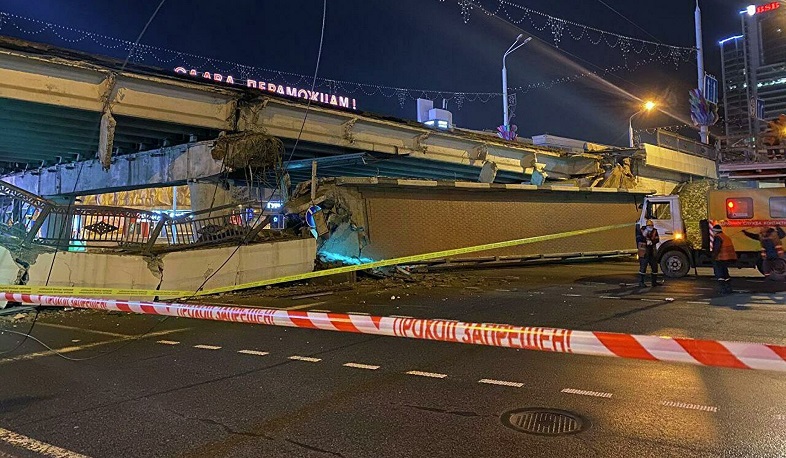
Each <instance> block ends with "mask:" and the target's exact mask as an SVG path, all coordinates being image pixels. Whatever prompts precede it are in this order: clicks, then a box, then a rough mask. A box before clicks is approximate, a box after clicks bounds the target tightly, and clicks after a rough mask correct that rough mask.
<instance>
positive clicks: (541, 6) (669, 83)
mask: <svg viewBox="0 0 786 458" xmlns="http://www.w3.org/2000/svg"><path fill="white" fill-rule="evenodd" d="M510 1H511V2H513V3H517V4H520V5H524V6H527V7H529V8H532V9H535V10H538V11H542V12H544V13H547V14H551V15H554V16H557V17H560V18H564V19H568V20H572V21H576V22H579V23H582V24H587V25H591V26H594V27H597V28H600V29H605V30H609V31H614V32H618V33H622V34H626V35H630V36H634V37H637V38H643V39H650V40H656V39H657V41H660V42H663V43H666V44H673V45H679V46H693V45H694V35H693V30H694V28H693V10H694V7H695V4H694V2H693V1H692V0H648V1H638V0H637V1H632V0H604V1H605V3H606V4H607V5H609V6H610V7H612V8H614V9H616V10H617V11H618V12H619V13H621V14H622V15H624V16H626V17H627V18H629V19H630V20H631V21H632V22H634V23H635V24H636V25H634V24H631V23H630V22H628V21H626V20H625V19H624V18H622V17H620V16H619V15H617V14H615V13H614V12H612V11H611V10H610V9H609V8H607V6H605V5H604V4H603V3H602V2H601V1H600V0H510ZM66 3H67V6H66ZM158 3H159V0H113V1H106V0H100V1H99V0H69V1H68V2H64V1H62V0H35V1H21V0H0V11H5V12H8V13H14V14H18V15H23V16H27V17H31V18H34V19H39V20H42V21H48V22H53V23H56V24H60V25H66V26H70V27H74V28H77V29H82V30H86V31H91V32H95V33H99V34H103V35H108V36H112V37H117V38H121V39H126V40H131V41H133V40H134V39H135V38H136V36H137V35H138V34H139V32H140V31H141V29H142V27H143V26H144V24H145V22H147V20H148V18H149V17H150V15H151V14H152V12H153V10H154V9H155V7H156V6H157V5H158ZM477 3H479V4H481V5H483V6H485V7H486V8H488V9H491V10H495V9H496V7H497V5H498V3H497V0H478V1H477ZM745 5H746V3H745V2H741V1H739V0H702V10H703V12H704V38H705V41H704V43H705V48H706V49H707V56H706V65H707V71H709V72H711V73H714V74H716V75H717V76H718V77H719V79H720V57H719V52H718V51H719V48H718V45H717V42H718V40H720V39H721V38H725V37H727V36H730V35H735V34H738V33H739V28H740V23H739V15H738V11H740V10H741V9H742V8H744V6H745ZM509 11H511V14H512V15H514V19H518V18H520V17H521V13H520V12H519V11H517V10H516V9H515V8H509ZM499 16H500V17H502V18H505V15H504V14H503V13H499ZM321 20H322V1H320V0H265V1H259V0H224V1H207V0H200V1H193V0H167V2H166V3H165V4H164V7H163V8H162V9H161V11H160V13H159V15H158V16H157V17H156V19H155V20H154V22H153V23H152V24H151V26H150V28H149V30H148V32H147V33H146V34H145V36H144V38H143V40H142V43H145V44H149V45H156V46H161V47H165V48H169V49H174V50H177V51H183V52H189V53H193V54H197V55H200V56H206V57H213V58H222V59H225V60H228V61H233V62H238V63H241V64H246V65H253V66H257V67H264V68H269V69H276V70H282V71H288V72H293V73H299V74H313V72H314V65H315V62H316V57H317V49H318V43H319V34H320V24H321ZM536 22H537V25H538V26H539V27H542V26H544V25H546V24H545V20H544V19H536ZM637 25H638V26H639V27H641V28H639V27H637ZM518 27H521V29H519V28H518ZM26 28H27V29H29V30H32V31H35V30H37V29H39V28H40V27H36V26H35V25H34V24H30V23H26ZM642 29H643V30H642ZM574 30H575V31H579V29H574ZM0 33H2V34H7V35H15V36H19V37H22V38H26V39H30V40H33V41H44V42H47V43H51V44H55V45H58V46H64V47H69V48H74V49H79V50H84V51H88V52H93V53H98V54H104V55H111V56H114V57H120V58H121V59H122V58H124V57H125V56H124V55H118V52H117V51H113V50H110V49H106V48H104V47H101V46H98V45H96V44H94V43H92V42H91V41H90V40H84V41H81V42H78V43H68V42H65V41H63V40H62V39H60V38H58V37H56V36H55V35H54V34H52V33H51V32H50V31H44V32H42V33H40V34H38V35H27V34H25V33H22V32H20V31H18V30H17V29H16V28H14V27H12V26H11V25H9V24H7V23H6V24H5V25H4V26H3V28H2V29H0ZM519 33H524V34H525V35H530V34H531V35H534V36H536V37H537V38H539V39H540V40H535V41H533V42H532V43H530V44H529V45H527V46H526V47H525V48H522V49H521V50H519V51H517V52H516V53H515V54H513V55H512V56H510V57H509V58H508V73H509V86H510V87H517V86H521V85H527V84H530V83H537V82H542V81H550V80H553V79H555V78H560V77H565V76H571V75H575V74H578V73H581V72H583V71H586V69H590V70H595V69H596V68H595V67H593V66H592V65H597V66H599V67H602V68H606V67H611V66H619V65H624V64H625V63H626V61H627V63H628V66H629V67H631V68H632V67H635V65H636V64H637V63H640V62H641V61H642V60H643V59H644V57H643V56H642V55H638V54H635V53H628V54H627V55H625V54H623V53H622V52H620V50H619V49H615V48H611V47H608V46H605V45H603V44H601V45H593V44H591V43H589V41H588V40H587V39H586V38H585V39H582V40H580V41H574V40H572V39H571V38H569V37H568V36H567V34H566V35H565V36H563V38H562V40H561V43H560V49H561V50H564V51H567V52H568V53H571V54H573V55H575V56H578V58H580V59H582V60H578V59H576V58H574V57H570V59H571V60H572V61H573V62H575V63H576V64H579V65H581V66H583V67H584V68H582V67H578V66H575V65H573V64H569V63H567V62H566V61H565V60H564V57H565V56H567V54H565V53H563V52H561V51H557V50H556V49H555V48H554V47H553V46H550V45H553V44H554V41H553V39H552V34H551V32H550V29H549V28H546V29H545V30H543V31H538V30H537V29H535V28H533V27H531V26H530V23H529V21H528V20H525V21H524V22H522V23H521V25H520V26H514V25H511V24H510V23H506V22H505V21H503V20H501V19H498V18H495V17H489V16H487V15H486V14H484V13H483V12H482V11H478V10H477V9H476V10H473V11H471V13H470V17H469V22H468V23H465V22H464V17H462V14H461V8H460V6H459V5H458V3H457V1H456V0H445V1H444V2H441V1H439V0H328V13H327V21H326V31H325V40H324V48H323V54H322V60H321V66H320V69H319V75H320V76H321V77H325V78H331V79H337V80H347V81H357V82H366V83H373V84H382V85H386V86H394V87H407V88H425V89H441V90H446V91H458V92H461V91H466V92H470V91H477V92H487V91H488V92H499V91H500V87H501V82H500V69H501V56H502V53H503V52H504V51H505V49H507V47H508V46H509V44H510V43H512V42H513V40H514V39H515V38H516V36H517V35H518V34H519ZM77 37H79V35H78V34H72V35H68V34H66V35H65V38H66V39H71V38H77ZM653 37H654V38H653ZM170 57H171V56H170ZM151 58H153V57H152V56H147V58H146V60H145V63H155V61H154V60H152V61H151V60H149V59H151ZM588 62H589V63H588ZM183 64H189V65H188V66H189V67H192V66H196V67H197V68H198V69H199V70H207V71H212V70H218V69H213V68H210V64H207V65H204V63H203V62H202V63H200V62H198V61H197V60H196V59H193V60H192V61H191V62H183ZM160 66H161V67H163V68H166V69H172V68H174V67H175V66H176V65H175V63H174V62H172V63H171V64H170V63H162V64H160ZM606 79H607V80H608V81H610V82H611V83H613V84H614V85H616V86H619V87H620V88H622V89H623V90H624V91H627V92H628V93H630V94H633V95H635V96H637V97H640V98H642V99H644V98H655V99H657V100H659V101H660V102H661V103H662V104H664V105H665V106H667V109H668V110H669V111H671V112H674V113H678V114H680V115H681V116H682V117H683V119H689V118H688V105H687V91H688V90H689V89H690V88H692V87H695V85H696V64H695V59H692V60H690V61H688V62H682V63H681V65H679V66H678V67H676V66H675V64H674V63H673V62H665V63H657V62H656V63H649V64H646V65H641V66H639V67H637V68H635V69H633V70H628V69H624V70H621V71H618V72H616V73H615V74H614V75H609V76H607V77H606ZM280 82H281V83H283V81H280ZM301 86H302V87H305V86H307V84H305V83H303V84H301ZM624 91H618V90H617V89H615V88H613V87H612V86H608V85H603V84H600V83H597V82H593V81H592V80H590V79H588V78H584V79H581V80H579V81H577V82H572V83H565V84H560V85H556V86H554V87H552V88H551V89H536V90H532V91H530V92H528V93H526V94H519V95H518V98H517V101H518V103H517V108H516V110H515V114H516V116H515V118H514V119H513V120H512V122H513V123H514V124H517V125H518V126H519V133H520V134H522V135H527V136H530V135H535V134H543V133H550V134H554V135H563V136H569V137H573V138H581V139H585V140H590V141H595V142H604V143H610V144H619V145H623V144H625V143H627V119H628V116H630V114H632V113H633V112H635V111H636V110H637V109H638V108H637V107H638V102H636V101H635V100H632V99H631V98H630V97H629V96H627V95H625V93H624ZM336 92H341V91H340V90H339V91H336ZM389 95H393V97H390V98H387V97H383V96H380V95H375V96H366V95H363V94H361V93H356V94H354V95H353V97H356V98H357V99H358V107H359V108H360V109H363V110H366V111H373V112H379V113H384V114H388V115H393V116H398V117H406V118H414V117H415V101H414V100H411V99H409V100H407V101H406V102H405V104H404V106H403V108H402V107H401V106H400V104H399V101H398V99H397V97H395V94H394V93H391V94H389ZM436 104H437V105H440V104H441V102H440V101H437V103H436ZM501 105H502V102H501V99H500V98H493V99H491V100H490V101H488V102H487V103H481V102H471V103H470V102H465V103H464V104H463V105H462V106H461V108H459V107H458V106H456V104H455V103H453V102H451V103H449V105H448V108H449V109H451V110H452V111H453V112H454V121H455V123H456V124H457V125H458V126H460V127H467V128H472V129H493V128H495V127H496V126H497V125H499V124H501V122H502V120H501V118H502V114H501V111H502V107H501ZM636 124H637V127H647V126H650V127H651V126H672V125H679V124H682V122H681V121H677V120H675V119H672V118H670V117H668V116H665V115H650V116H648V117H643V118H640V119H639V120H637V121H636ZM686 133H689V132H686Z"/></svg>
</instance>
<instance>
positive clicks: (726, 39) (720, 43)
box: [718, 35, 742, 46]
mask: <svg viewBox="0 0 786 458" xmlns="http://www.w3.org/2000/svg"><path fill="white" fill-rule="evenodd" d="M739 38H742V35H735V36H733V37H729V38H724V39H723V40H721V41H719V42H718V44H719V45H721V46H723V43H726V42H727V41H731V40H737V39H739Z"/></svg>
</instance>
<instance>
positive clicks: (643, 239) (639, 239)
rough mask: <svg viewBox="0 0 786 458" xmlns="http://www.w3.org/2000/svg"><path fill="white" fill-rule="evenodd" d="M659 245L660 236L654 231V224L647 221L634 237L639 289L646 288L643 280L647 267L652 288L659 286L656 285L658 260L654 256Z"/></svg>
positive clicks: (649, 220)
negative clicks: (650, 274)
mask: <svg viewBox="0 0 786 458" xmlns="http://www.w3.org/2000/svg"><path fill="white" fill-rule="evenodd" d="M658 243H660V236H659V235H658V230H657V229H655V224H654V223H653V222H652V220H651V219H648V220H647V224H646V225H645V226H644V227H642V228H641V231H640V232H639V234H638V236H636V247H637V248H638V250H639V287H641V288H644V287H646V286H647V285H646V283H644V278H645V277H646V276H647V266H650V271H651V272H652V286H660V285H659V284H658V260H657V257H656V256H655V248H656V247H657V246H658Z"/></svg>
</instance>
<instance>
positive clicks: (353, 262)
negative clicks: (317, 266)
mask: <svg viewBox="0 0 786 458" xmlns="http://www.w3.org/2000/svg"><path fill="white" fill-rule="evenodd" d="M319 257H320V258H322V260H323V261H325V262H338V263H341V264H344V265H348V266H359V265H362V264H368V263H371V262H374V260H373V259H370V258H359V257H356V256H346V255H343V254H339V253H332V252H329V251H320V252H319Z"/></svg>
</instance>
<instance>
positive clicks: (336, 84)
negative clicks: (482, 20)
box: [0, 11, 690, 109]
mask: <svg viewBox="0 0 786 458" xmlns="http://www.w3.org/2000/svg"><path fill="white" fill-rule="evenodd" d="M4 30H9V31H12V32H13V31H15V32H19V33H22V34H24V35H29V36H36V37H38V36H42V35H45V34H51V35H52V36H54V37H56V38H57V39H58V40H60V41H62V42H65V43H68V44H79V43H83V42H86V41H89V42H91V43H95V44H96V45H98V46H100V47H102V48H104V49H106V50H109V51H120V52H123V53H130V54H131V58H130V59H129V61H130V62H134V63H138V64H140V63H147V64H151V65H155V66H163V67H172V68H174V67H175V66H184V67H188V68H193V69H211V71H213V72H217V73H221V74H223V75H230V74H235V75H239V76H240V78H241V79H242V80H249V79H251V78H262V77H267V78H268V79H269V80H275V81H279V82H283V83H285V84H286V85H287V86H294V87H298V86H301V85H303V83H304V82H308V83H309V84H310V83H311V80H312V79H313V75H301V74H298V73H293V72H287V71H282V70H274V69H269V68H264V67H258V66H251V65H244V64H239V63H237V62H231V61H227V60H223V59H216V58H211V57H205V56H200V55H197V54H192V53H188V52H183V51H176V50H172V49H167V48H163V47H159V46H152V45H145V44H137V45H136V46H135V45H134V43H133V42H131V41H127V40H122V39H119V38H115V37H110V36H106V35H101V34H97V33H93V32H87V31H84V30H79V29H76V28H73V27H67V26H62V25H58V24H53V23H49V22H44V21H40V20H38V19H32V18H28V17H24V16H19V15H16V14H12V13H6V12H2V11H0V32H1V31H4ZM683 57H684V60H687V59H689V57H690V56H688V55H683ZM658 60H659V59H658V57H648V58H646V59H642V60H640V61H638V62H635V63H626V64H624V65H616V66H612V67H608V68H605V69H601V70H597V71H587V72H583V73H579V74H575V75H570V76H565V77H560V78H556V79H553V80H550V81H542V82H537V83H531V84H528V85H525V86H520V87H516V88H511V90H512V91H515V92H519V93H521V95H523V94H526V93H528V92H530V91H533V90H548V89H551V88H553V87H554V86H557V85H560V84H566V83H572V82H575V81H578V80H580V79H583V78H587V77H590V76H593V75H595V76H606V75H610V74H613V73H616V72H620V71H631V72H632V71H634V70H636V69H638V68H640V67H642V66H644V65H648V64H653V63H656V61H658ZM200 74H201V73H200ZM316 86H317V87H318V88H320V89H327V90H328V91H329V92H331V93H338V92H341V93H344V94H348V95H356V94H362V95H364V96H368V97H372V96H382V97H385V98H396V99H397V101H398V102H399V104H400V105H401V106H402V107H403V106H404V104H405V103H406V102H407V101H408V100H414V99H418V98H425V99H431V100H438V99H445V100H447V101H450V102H452V103H454V104H455V106H456V107H457V109H461V108H462V106H463V105H464V104H465V103H473V102H480V103H487V102H489V101H490V100H492V99H497V98H499V97H502V94H501V93H500V92H471V91H445V90H435V89H416V88H404V87H396V86H385V85H380V84H372V83H359V82H353V81H346V80H337V79H328V78H317V81H316Z"/></svg>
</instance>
